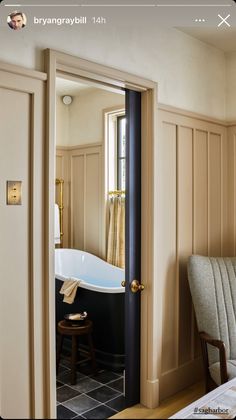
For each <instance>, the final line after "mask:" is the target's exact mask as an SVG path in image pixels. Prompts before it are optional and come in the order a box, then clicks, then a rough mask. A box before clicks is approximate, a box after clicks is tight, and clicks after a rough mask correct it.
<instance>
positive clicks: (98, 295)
mask: <svg viewBox="0 0 236 420" xmlns="http://www.w3.org/2000/svg"><path fill="white" fill-rule="evenodd" d="M55 277H56V321H57V322H58V321H59V320H61V319H63V318H64V315H65V314H67V313H73V312H83V311H86V312H87V313H88V318H89V319H91V320H92V321H93V340H94V347H95V354H96V359H97V361H98V362H100V363H101V364H103V365H104V366H106V367H107V368H111V369H113V370H122V369H124V362H125V354H124V353H125V350H124V298H125V295H124V291H125V289H124V288H123V287H122V286H121V281H122V280H124V278H125V272H124V270H123V269H121V268H118V267H115V266H113V265H111V264H108V263H107V262H105V261H103V260H102V259H100V258H98V257H96V256H95V255H92V254H89V253H88V252H84V251H80V250H75V249H65V248H57V249H55ZM69 278H72V279H77V280H80V281H81V283H80V285H79V287H78V289H77V293H76V297H75V300H74V302H73V303H72V304H68V303H64V302H63V297H64V296H63V295H61V294H60V293H59V291H60V289H61V286H62V284H63V281H64V280H66V279H69Z"/></svg>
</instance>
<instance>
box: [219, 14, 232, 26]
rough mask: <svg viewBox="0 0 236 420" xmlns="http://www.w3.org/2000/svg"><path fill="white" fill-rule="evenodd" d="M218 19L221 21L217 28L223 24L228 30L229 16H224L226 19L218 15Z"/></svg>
mask: <svg viewBox="0 0 236 420" xmlns="http://www.w3.org/2000/svg"><path fill="white" fill-rule="evenodd" d="M218 17H219V18H220V19H221V21H220V23H219V25H218V28H219V27H220V26H221V25H223V24H225V25H226V26H228V27H229V28H230V26H231V25H230V23H229V22H228V19H229V18H230V15H228V16H226V17H222V16H221V15H218Z"/></svg>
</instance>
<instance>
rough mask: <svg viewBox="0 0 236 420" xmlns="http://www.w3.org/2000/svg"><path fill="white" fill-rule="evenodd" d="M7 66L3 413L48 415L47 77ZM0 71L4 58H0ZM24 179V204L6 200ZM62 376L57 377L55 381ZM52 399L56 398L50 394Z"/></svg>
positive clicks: (3, 88) (0, 168)
mask: <svg viewBox="0 0 236 420" xmlns="http://www.w3.org/2000/svg"><path fill="white" fill-rule="evenodd" d="M6 67H7V66H6V65H4V71H1V70H0V105H1V120H0V131H1V139H0V147H1V165H0V180H1V182H0V213H1V218H0V232H1V259H0V273H1V305H0V335H1V346H0V415H1V416H2V417H3V418H44V417H45V416H47V396H46V393H47V390H46V389H45V387H44V386H45V374H46V372H45V371H44V370H43V366H44V363H45V359H44V355H45V352H46V351H47V350H46V347H45V341H44V340H46V338H45V328H44V322H45V319H44V316H45V307H44V300H43V291H44V278H45V277H44V266H43V261H44V260H43V258H44V248H45V247H44V243H43V241H44V236H43V235H44V230H43V220H44V219H43V210H44V208H43V177H44V163H43V162H44V160H43V157H44V156H43V151H44V150H43V149H44V139H45V135H44V134H45V133H44V119H43V106H44V82H43V80H45V79H46V77H44V76H45V75H43V74H42V75H41V74H36V72H28V74H27V75H24V70H23V69H20V68H17V73H15V72H14V70H15V69H14V68H11V66H9V68H8V69H7V68H6ZM0 69H1V63H0ZM7 180H12V181H22V205H17V206H15V205H7V204H6V181H7ZM54 379H55V378H52V381H53V380H54ZM49 397H50V396H49Z"/></svg>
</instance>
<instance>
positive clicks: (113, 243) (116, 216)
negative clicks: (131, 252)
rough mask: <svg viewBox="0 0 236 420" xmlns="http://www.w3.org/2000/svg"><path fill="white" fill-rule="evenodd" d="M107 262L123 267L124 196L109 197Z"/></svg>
mask: <svg viewBox="0 0 236 420" xmlns="http://www.w3.org/2000/svg"><path fill="white" fill-rule="evenodd" d="M107 262H109V263H110V264H112V265H116V266H117V267H120V268H124V267H125V197H123V196H114V197H110V198H109V229H108V245H107Z"/></svg>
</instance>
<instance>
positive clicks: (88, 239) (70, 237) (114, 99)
mask: <svg viewBox="0 0 236 420" xmlns="http://www.w3.org/2000/svg"><path fill="white" fill-rule="evenodd" d="M121 106H123V107H125V96H124V95H121V94H118V93H113V92H109V91H105V90H102V89H94V88H92V89H91V88H89V89H86V90H82V91H81V92H80V93H79V94H78V95H77V96H73V102H72V104H71V105H70V106H65V105H64V104H63V102H62V99H61V97H59V96H57V118H56V123H57V130H56V131H57V151H56V177H57V178H62V179H64V186H63V188H64V211H63V214H64V220H63V232H64V235H63V247H64V248H66V247H69V248H76V249H82V250H85V251H88V252H91V253H92V254H95V255H97V256H99V257H101V258H104V259H106V197H105V158H104V153H105V125H104V123H105V116H104V112H105V110H106V111H108V110H109V109H114V107H117V108H118V109H120V107H121ZM56 197H57V202H59V201H58V200H59V187H57V188H56Z"/></svg>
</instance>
